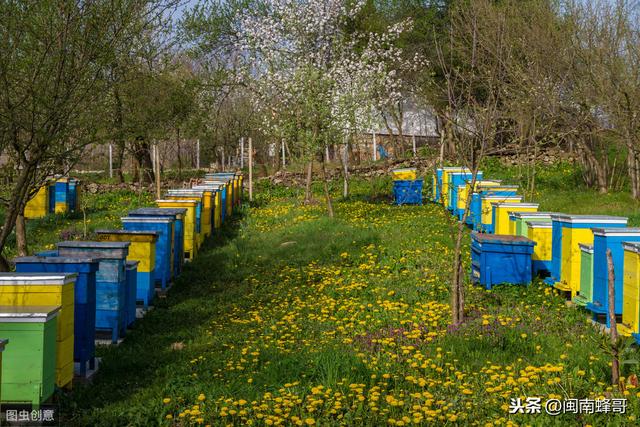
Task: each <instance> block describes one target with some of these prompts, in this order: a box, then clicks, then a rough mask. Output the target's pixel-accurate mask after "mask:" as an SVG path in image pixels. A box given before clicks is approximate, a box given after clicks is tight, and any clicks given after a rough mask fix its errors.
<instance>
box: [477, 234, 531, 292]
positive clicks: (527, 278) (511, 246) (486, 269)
mask: <svg viewBox="0 0 640 427" xmlns="http://www.w3.org/2000/svg"><path fill="white" fill-rule="evenodd" d="M535 244H536V243H535V242H534V241H532V240H530V239H527V238H526V237H524V236H509V235H496V234H480V233H477V232H472V233H471V280H472V281H473V282H474V283H479V284H481V285H482V286H484V287H485V288H486V289H491V288H492V287H493V285H497V284H500V283H512V284H528V283H530V282H531V277H532V275H531V254H532V253H533V247H534V246H535Z"/></svg>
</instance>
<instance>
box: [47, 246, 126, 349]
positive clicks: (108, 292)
mask: <svg viewBox="0 0 640 427" xmlns="http://www.w3.org/2000/svg"><path fill="white" fill-rule="evenodd" d="M129 245H130V243H129V242H93V241H85V242H80V241H66V242H59V243H58V244H57V247H58V253H59V255H60V256H62V257H69V258H74V257H77V258H93V259H95V260H97V261H98V271H97V272H96V329H97V330H104V331H109V332H110V333H111V340H112V342H114V343H115V342H117V341H118V338H119V337H123V336H124V334H125V331H126V326H127V325H126V312H125V309H126V286H127V284H126V281H125V279H126V277H125V271H124V263H125V260H126V258H127V255H128V253H129Z"/></svg>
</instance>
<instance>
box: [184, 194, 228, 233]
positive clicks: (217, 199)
mask: <svg viewBox="0 0 640 427" xmlns="http://www.w3.org/2000/svg"><path fill="white" fill-rule="evenodd" d="M222 187H224V185H223V184H204V185H194V186H193V187H191V188H192V189H194V190H208V191H210V192H211V218H210V219H209V223H210V226H211V231H212V233H213V230H214V229H219V228H220V225H221V220H222V217H221V215H222V211H221V208H222V206H220V204H221V200H222V199H221V197H222V194H221V191H222Z"/></svg>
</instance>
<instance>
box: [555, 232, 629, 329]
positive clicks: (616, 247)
mask: <svg viewBox="0 0 640 427" xmlns="http://www.w3.org/2000/svg"><path fill="white" fill-rule="evenodd" d="M625 242H628V243H631V242H640V228H623V227H616V228H594V229H593V294H592V301H591V302H590V303H588V304H587V310H590V311H591V312H593V313H594V315H605V317H606V325H607V327H610V323H609V316H608V310H609V295H608V285H609V274H608V273H609V272H608V263H607V250H611V257H612V258H613V267H614V276H615V281H614V289H615V301H614V311H615V314H616V315H620V314H622V297H623V289H622V284H623V278H624V271H625V265H624V260H625V257H624V254H625V251H624V248H623V243H625ZM563 268H564V266H563ZM578 289H579V288H578Z"/></svg>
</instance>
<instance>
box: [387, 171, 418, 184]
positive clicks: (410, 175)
mask: <svg viewBox="0 0 640 427" xmlns="http://www.w3.org/2000/svg"><path fill="white" fill-rule="evenodd" d="M391 176H392V177H393V180H394V181H415V179H416V178H417V176H418V171H417V170H416V169H415V168H402V169H394V170H392V171H391Z"/></svg>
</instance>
